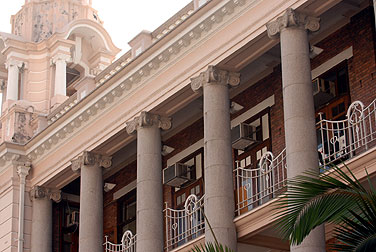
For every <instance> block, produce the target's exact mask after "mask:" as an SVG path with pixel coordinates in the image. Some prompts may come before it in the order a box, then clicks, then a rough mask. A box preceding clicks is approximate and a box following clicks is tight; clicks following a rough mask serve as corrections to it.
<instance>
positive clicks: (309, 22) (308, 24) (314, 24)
mask: <svg viewBox="0 0 376 252" xmlns="http://www.w3.org/2000/svg"><path fill="white" fill-rule="evenodd" d="M289 27H298V28H302V29H306V30H308V31H312V32H315V31H318V30H319V29H320V18H316V17H310V16H307V15H305V14H303V13H299V12H297V11H295V10H293V9H291V8H288V9H287V10H286V12H285V13H284V14H283V15H282V16H280V17H278V18H277V20H275V21H272V22H269V23H267V24H266V28H267V30H268V36H269V37H270V38H277V37H278V35H279V33H280V32H281V31H282V30H283V29H285V28H289Z"/></svg>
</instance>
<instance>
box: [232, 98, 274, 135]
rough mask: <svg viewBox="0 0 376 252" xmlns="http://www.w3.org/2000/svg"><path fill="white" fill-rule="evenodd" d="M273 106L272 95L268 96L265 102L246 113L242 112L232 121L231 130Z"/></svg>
mask: <svg viewBox="0 0 376 252" xmlns="http://www.w3.org/2000/svg"><path fill="white" fill-rule="evenodd" d="M274 104H275V99H274V95H272V96H269V97H268V98H266V99H265V100H263V101H262V102H260V103H259V104H257V105H256V106H254V107H252V108H251V109H249V110H248V111H246V112H244V113H243V114H241V115H239V116H238V117H236V118H235V119H234V120H232V121H231V128H233V127H235V126H236V125H238V124H239V123H241V122H244V121H245V120H247V119H249V118H251V117H252V116H254V115H256V114H258V113H260V112H261V111H263V110H264V109H266V108H268V107H271V106H273V105H274Z"/></svg>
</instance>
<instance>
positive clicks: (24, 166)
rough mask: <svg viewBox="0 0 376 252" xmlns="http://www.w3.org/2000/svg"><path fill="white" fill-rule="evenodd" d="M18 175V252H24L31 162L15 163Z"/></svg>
mask: <svg viewBox="0 0 376 252" xmlns="http://www.w3.org/2000/svg"><path fill="white" fill-rule="evenodd" d="M15 165H16V166H17V173H18V176H19V177H20V196H19V202H18V237H17V251H18V252H23V246H24V226H25V186H26V176H27V175H29V171H30V168H31V164H30V162H17V161H16V162H15Z"/></svg>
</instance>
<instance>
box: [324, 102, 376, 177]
mask: <svg viewBox="0 0 376 252" xmlns="http://www.w3.org/2000/svg"><path fill="white" fill-rule="evenodd" d="M317 128H318V138H319V147H318V151H319V159H320V166H321V168H322V170H325V169H326V168H327V167H328V165H330V164H336V163H340V162H342V161H343V160H346V159H349V158H351V157H353V156H355V155H358V154H359V153H361V152H364V151H366V150H368V149H369V148H370V147H373V146H375V144H376V141H375V140H376V100H374V101H373V102H372V103H371V104H370V105H368V107H365V106H364V105H363V103H362V102H360V101H355V102H353V103H352V104H351V105H350V107H349V108H348V110H347V118H346V119H345V120H340V121H330V120H325V119H322V116H321V115H320V122H318V123H317Z"/></svg>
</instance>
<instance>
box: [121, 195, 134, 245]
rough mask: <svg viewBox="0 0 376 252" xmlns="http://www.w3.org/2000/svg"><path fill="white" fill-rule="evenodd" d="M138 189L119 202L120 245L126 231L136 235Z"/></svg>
mask: <svg viewBox="0 0 376 252" xmlns="http://www.w3.org/2000/svg"><path fill="white" fill-rule="evenodd" d="M136 210H137V208H136V189H134V190H132V191H131V192H129V193H127V194H126V195H124V196H123V197H122V198H121V199H119V201H118V229H117V230H118V231H117V234H118V235H117V236H118V237H117V239H118V243H120V242H121V238H122V236H123V234H124V232H125V231H128V230H129V231H131V232H132V234H133V235H135V234H136V231H137V230H136Z"/></svg>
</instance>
